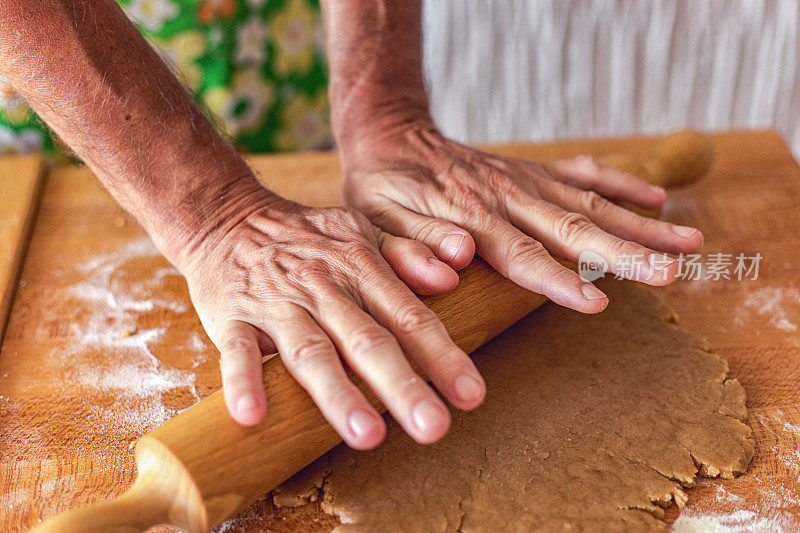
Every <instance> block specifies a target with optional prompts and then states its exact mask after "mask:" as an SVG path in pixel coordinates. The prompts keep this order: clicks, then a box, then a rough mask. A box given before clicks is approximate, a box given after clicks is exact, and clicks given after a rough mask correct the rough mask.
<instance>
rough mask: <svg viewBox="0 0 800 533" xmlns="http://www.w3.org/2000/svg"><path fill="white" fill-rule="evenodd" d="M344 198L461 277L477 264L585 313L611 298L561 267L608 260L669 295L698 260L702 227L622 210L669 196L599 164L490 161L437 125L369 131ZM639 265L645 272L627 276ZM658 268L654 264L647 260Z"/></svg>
mask: <svg viewBox="0 0 800 533" xmlns="http://www.w3.org/2000/svg"><path fill="white" fill-rule="evenodd" d="M343 160H344V167H345V175H346V179H345V199H346V201H347V202H348V203H349V204H350V205H353V206H354V207H356V208H357V209H359V210H361V211H362V212H364V213H365V214H366V215H367V216H368V217H369V218H370V220H372V222H373V223H374V224H376V225H377V226H379V227H381V228H383V229H384V230H386V231H387V232H390V233H392V234H395V235H399V236H403V237H407V238H409V239H415V240H418V241H420V242H423V243H425V244H427V245H428V247H429V248H430V249H431V250H432V251H433V252H434V253H436V255H437V257H438V258H439V259H441V260H442V261H443V262H445V263H447V264H449V265H450V266H451V267H453V268H454V269H459V268H463V267H464V266H466V265H467V264H468V263H469V262H470V260H471V259H472V257H473V254H474V253H475V252H476V251H477V253H478V254H479V255H480V256H481V257H483V258H484V259H486V260H487V261H488V262H489V263H490V264H491V265H492V266H493V267H495V268H496V269H497V270H498V271H499V272H500V273H502V274H503V275H505V276H507V277H508V278H510V279H511V280H512V281H514V282H516V283H517V284H519V285H521V286H522V287H525V288H527V289H530V290H532V291H535V292H538V293H541V294H544V295H546V296H547V297H548V298H550V299H551V300H553V301H554V302H556V303H558V304H560V305H564V306H566V307H570V308H572V309H575V310H577V311H581V312H584V313H595V312H599V311H601V310H602V309H604V308H605V306H606V305H607V303H608V300H607V298H606V297H605V295H604V294H603V293H602V292H600V290H599V289H597V288H596V287H594V286H593V285H592V284H590V283H586V282H584V281H583V280H582V279H581V278H580V276H578V274H577V273H575V272H574V271H572V270H570V269H568V268H566V267H564V266H563V265H561V264H560V263H559V262H558V261H556V259H564V260H568V261H577V260H578V257H579V255H580V254H581V252H583V251H586V250H591V251H594V252H597V253H598V254H600V255H601V256H602V257H603V258H604V259H605V260H606V262H607V264H608V271H609V272H614V273H621V274H623V275H625V277H628V278H631V279H636V280H638V281H642V282H645V283H647V284H650V285H666V284H668V283H671V282H672V281H674V279H675V277H676V276H677V274H678V265H677V262H675V261H672V260H670V259H669V258H668V257H667V256H665V255H664V254H663V252H674V253H680V252H692V251H695V250H697V249H698V248H699V247H700V246H701V245H702V242H703V237H702V235H701V234H700V232H699V231H697V230H696V229H694V228H687V227H683V226H675V225H673V224H670V223H667V222H663V221H660V220H653V219H649V218H645V217H642V216H639V215H637V214H635V213H632V212H631V211H628V210H626V209H623V208H621V207H619V206H617V205H616V204H614V203H613V202H612V201H611V200H628V201H630V202H633V203H634V204H636V205H639V206H641V207H645V208H657V207H660V206H661V205H662V204H663V203H664V200H665V192H664V190H663V189H661V188H659V187H654V186H650V185H648V184H647V183H645V182H644V181H642V180H641V179H639V178H637V177H636V176H633V175H631V174H627V173H625V172H622V171H619V170H615V169H612V168H609V167H605V166H603V165H601V164H599V163H598V162H597V161H596V160H594V159H593V158H591V157H589V156H579V157H576V158H574V159H566V160H555V161H548V162H535V161H526V160H522V159H517V158H511V157H502V156H497V155H492V154H488V153H484V152H481V151H479V150H475V149H472V148H469V147H467V146H463V145H461V144H458V143H456V142H453V141H451V140H448V139H446V138H445V137H443V136H442V135H441V134H440V133H439V132H438V131H437V130H436V129H435V128H433V127H432V126H431V125H429V124H424V123H423V124H421V125H418V124H412V125H404V126H402V127H399V128H394V129H391V128H389V129H385V130H383V132H365V133H364V134H363V136H361V137H359V140H358V141H356V142H355V143H353V145H352V149H350V150H347V149H346V148H345V149H343ZM626 258H635V259H633V263H634V264H638V265H639V266H638V268H625V264H626V263H625V262H626V261H629V262H630V259H626ZM649 258H652V261H651V262H652V264H650V263H651V262H648V259H649Z"/></svg>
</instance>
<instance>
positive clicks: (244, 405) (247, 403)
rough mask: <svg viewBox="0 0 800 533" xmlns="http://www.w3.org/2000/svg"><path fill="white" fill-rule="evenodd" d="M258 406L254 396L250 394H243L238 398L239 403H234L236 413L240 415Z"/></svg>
mask: <svg viewBox="0 0 800 533" xmlns="http://www.w3.org/2000/svg"><path fill="white" fill-rule="evenodd" d="M257 406H258V402H256V398H255V396H253V395H252V394H250V393H244V394H242V395H241V396H239V401H238V402H236V412H238V413H239V414H240V415H243V414H245V413H247V412H248V411H252V410H253V409H255V408H256V407H257Z"/></svg>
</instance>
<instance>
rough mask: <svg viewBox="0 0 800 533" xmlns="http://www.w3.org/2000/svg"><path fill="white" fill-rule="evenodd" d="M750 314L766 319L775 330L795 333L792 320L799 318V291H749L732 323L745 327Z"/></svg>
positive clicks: (779, 289) (780, 288) (777, 288)
mask: <svg viewBox="0 0 800 533" xmlns="http://www.w3.org/2000/svg"><path fill="white" fill-rule="evenodd" d="M752 313H756V314H757V315H759V316H763V317H766V318H767V319H768V320H769V323H770V324H771V325H772V326H773V327H775V328H776V329H780V330H783V331H797V330H798V326H797V324H795V323H794V322H792V319H793V318H794V317H797V316H800V291H798V290H797V289H795V288H793V287H762V288H760V289H754V290H750V291H748V293H747V296H746V297H745V299H744V302H743V303H742V305H741V307H740V308H739V309H738V310H737V314H736V317H735V319H734V321H735V322H736V324H737V325H739V326H746V325H748V323H749V322H750V316H751V314H752Z"/></svg>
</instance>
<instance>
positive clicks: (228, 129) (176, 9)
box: [0, 0, 332, 153]
mask: <svg viewBox="0 0 800 533" xmlns="http://www.w3.org/2000/svg"><path fill="white" fill-rule="evenodd" d="M118 2H119V3H120V4H121V5H122V7H123V9H124V10H125V12H126V13H127V14H128V16H129V17H130V19H131V20H132V21H133V22H134V23H135V24H136V25H137V27H138V28H139V29H140V30H141V32H142V34H143V35H144V36H145V38H146V39H147V40H148V41H149V42H151V43H152V45H153V46H154V48H155V49H156V50H157V51H158V52H159V54H160V55H161V56H162V58H163V59H164V60H165V62H166V63H167V64H168V65H170V66H171V67H172V69H173V70H174V71H175V72H176V74H177V75H178V76H179V77H180V79H181V81H182V82H183V83H184V85H185V86H186V87H187V88H188V89H189V90H190V91H191V92H192V94H193V95H194V97H195V100H196V101H197V103H198V104H199V105H200V107H201V109H203V110H204V111H206V112H207V114H208V115H209V116H210V118H211V119H212V121H213V122H214V123H215V124H216V125H217V127H218V128H219V129H220V130H221V131H222V132H224V133H225V134H226V135H227V136H228V138H229V139H230V140H231V141H232V142H233V143H234V144H235V145H236V146H237V148H239V149H241V150H243V151H248V152H271V151H290V150H311V149H322V148H328V147H330V146H331V144H332V136H331V131H330V122H329V114H328V100H327V93H326V89H327V77H328V75H327V67H326V64H325V55H324V51H323V31H322V21H321V16H320V9H319V3H318V0H118ZM58 145H59V142H58V140H57V139H55V137H54V135H53V134H52V133H51V132H49V130H48V128H47V127H46V125H45V124H44V123H43V122H42V121H41V120H40V119H39V118H38V117H36V115H35V114H34V113H33V111H32V110H31V108H30V107H29V106H28V105H27V103H26V102H25V101H24V99H23V98H22V97H20V95H19V94H18V93H17V92H16V91H15V90H14V88H13V87H12V86H11V85H10V84H9V83H8V80H7V79H6V78H5V77H3V76H2V75H0V153H27V152H32V151H36V150H41V149H43V150H45V151H52V150H54V149H57V148H58Z"/></svg>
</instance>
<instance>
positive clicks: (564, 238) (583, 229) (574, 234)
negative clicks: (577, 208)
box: [556, 213, 594, 243]
mask: <svg viewBox="0 0 800 533" xmlns="http://www.w3.org/2000/svg"><path fill="white" fill-rule="evenodd" d="M593 227H594V224H593V223H592V221H591V220H589V219H588V218H587V217H586V216H585V215H582V214H580V213H565V214H563V215H562V216H561V217H559V218H558V220H557V221H556V230H557V232H558V237H559V239H560V240H561V242H564V243H574V242H575V241H577V240H579V239H581V238H583V236H584V235H585V234H586V233H587V232H588V231H589V230H590V229H592V228H593Z"/></svg>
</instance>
